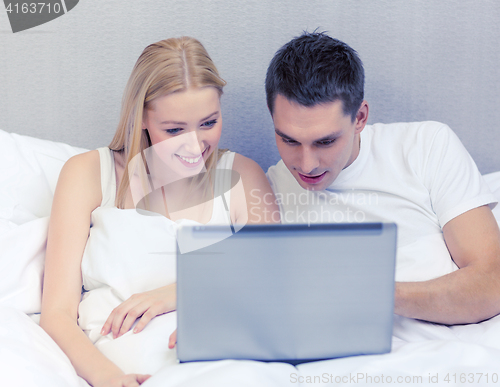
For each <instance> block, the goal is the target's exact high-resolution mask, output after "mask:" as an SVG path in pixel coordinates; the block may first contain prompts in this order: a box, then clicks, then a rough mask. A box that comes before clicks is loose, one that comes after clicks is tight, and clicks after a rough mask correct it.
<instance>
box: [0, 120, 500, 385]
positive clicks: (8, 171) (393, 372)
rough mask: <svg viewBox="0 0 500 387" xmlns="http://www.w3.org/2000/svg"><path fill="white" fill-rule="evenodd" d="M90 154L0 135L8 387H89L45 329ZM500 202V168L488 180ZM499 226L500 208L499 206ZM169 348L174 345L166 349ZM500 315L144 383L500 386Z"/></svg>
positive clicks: (0, 360)
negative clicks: (56, 259) (77, 186)
mask: <svg viewBox="0 0 500 387" xmlns="http://www.w3.org/2000/svg"><path fill="white" fill-rule="evenodd" d="M83 151H85V149H82V148H77V147H73V146H70V145H67V144H63V143H57V142H52V141H47V140H41V139H37V138H33V137H28V136H21V135H17V134H11V133H7V132H4V131H1V130H0V161H1V162H0V276H1V277H0V365H1V369H2V370H3V378H2V382H1V384H2V385H5V386H47V387H49V386H50V387H56V386H75V387H77V386H88V384H87V383H86V382H85V381H84V380H83V379H81V378H79V377H78V376H77V374H76V373H75V370H74V369H73V367H72V365H71V363H70V362H69V360H68V358H67V357H66V356H65V355H64V353H63V352H62V351H61V350H60V349H59V347H58V346H57V345H56V344H55V342H54V341H53V340H52V339H51V338H50V337H49V336H48V335H47V334H46V333H45V332H44V331H43V330H42V329H41V328H40V327H39V326H38V319H39V313H40V305H41V294H42V279H43V266H44V254H45V244H46V235H47V227H48V215H49V214H50V207H51V202H52V196H53V193H54V189H55V186H56V182H57V177H58V174H59V172H60V170H61V168H62V165H63V164H64V162H65V161H66V160H67V159H68V158H69V157H71V156H72V155H75V154H77V153H80V152H83ZM484 177H485V180H486V182H487V183H488V184H489V186H490V188H491V190H492V191H493V192H494V193H495V194H496V196H497V198H499V199H500V172H495V173H490V174H487V175H485V176H484ZM494 214H495V216H496V218H497V220H500V209H499V208H497V209H495V210H494ZM165 345H166V343H165ZM499 365H500V316H497V317H494V318H492V319H490V320H487V321H484V322H481V323H478V324H470V325H462V326H460V325H459V326H444V325H439V324H432V323H427V322H423V321H417V320H412V319H407V318H403V317H399V316H395V320H394V335H393V343H392V351H391V352H390V353H388V354H384V355H371V356H354V357H348V358H341V359H334V360H327V361H320V362H311V363H305V364H301V365H298V366H295V367H294V366H292V365H289V364H285V363H263V362H255V361H234V360H224V361H217V362H200V363H188V364H178V365H175V366H171V367H168V368H165V369H162V370H161V371H160V372H158V373H157V374H155V375H153V377H151V378H150V379H149V380H148V381H147V382H145V383H144V384H143V385H144V386H145V387H155V386H183V387H184V386H200V385H203V386H290V385H291V386H308V385H315V386H320V385H352V384H365V385H373V384H395V385H402V384H406V385H446V386H458V385H478V386H480V385H484V386H491V385H500V366H499Z"/></svg>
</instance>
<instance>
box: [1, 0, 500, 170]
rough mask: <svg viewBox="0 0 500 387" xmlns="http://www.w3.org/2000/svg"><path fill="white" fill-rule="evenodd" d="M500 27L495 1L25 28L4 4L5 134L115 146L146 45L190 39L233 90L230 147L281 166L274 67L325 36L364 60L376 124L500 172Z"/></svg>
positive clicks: (144, 16)
mask: <svg viewBox="0 0 500 387" xmlns="http://www.w3.org/2000/svg"><path fill="white" fill-rule="evenodd" d="M499 21H500V2H498V1H496V0H481V1H478V0H475V1H472V0H461V1H459V2H458V1H451V0H441V1H439V2H438V1H431V0H428V1H423V0H422V1H416V0H378V1H373V0H337V1H333V0H331V1H320V0H309V1H307V2H306V1H300V0H273V1H264V0H262V1H257V0H255V1H237V0H236V1H230V0H212V1H210V0H205V1H203V0H187V1H180V0H144V1H137V0H105V1H103V0H100V1H98V0H81V1H80V3H79V4H78V5H77V6H76V7H75V8H74V9H73V10H71V11H70V12H68V14H66V15H64V16H62V17H60V18H58V19H55V20H53V21H51V22H49V23H47V24H44V25H41V26H39V27H35V28H33V29H30V30H26V31H24V32H19V33H16V34H13V33H12V31H11V30H10V25H9V22H8V19H7V14H6V12H5V11H4V10H3V9H1V10H0V69H1V70H0V129H3V130H6V131H9V132H16V133H20V134H27V135H31V136H36V137H41V138H45V139H50V140H57V141H63V142H67V143H70V144H72V145H77V146H81V147H86V148H96V147H98V146H103V145H107V144H108V143H109V141H110V139H111V138H112V135H113V133H114V130H115V127H116V124H117V120H118V114H119V108H120V102H121V95H122V92H123V89H124V86H125V83H126V81H127V78H128V76H129V74H130V71H131V69H132V67H133V65H134V63H135V60H136V59H137V57H138V56H139V54H140V52H141V51H142V49H143V48H144V47H145V46H146V45H148V44H150V43H153V42H155V41H158V40H161V39H164V38H166V37H171V36H180V35H191V36H194V37H196V38H198V39H200V40H201V41H202V42H203V43H204V45H205V46H206V48H207V50H208V52H209V53H210V54H211V56H212V58H213V60H214V61H215V63H216V64H217V66H218V68H219V71H220V72H221V74H222V76H223V78H225V79H226V80H227V82H228V86H227V87H226V90H225V94H224V97H223V114H224V133H223V139H222V146H226V147H230V148H231V149H233V150H236V151H239V152H241V153H243V154H245V155H246V156H249V157H252V158H254V159H255V160H257V161H258V162H259V163H260V165H261V166H262V167H263V168H264V169H267V167H268V166H269V165H271V164H272V163H275V162H276V161H277V160H278V155H277V151H276V147H275V144H274V136H273V128H272V122H271V119H270V117H269V114H268V112H267V108H266V104H265V96H264V87H263V82H264V75H265V71H266V67H267V64H268V63H269V61H270V59H271V57H272V55H273V54H274V52H275V51H276V50H277V49H278V48H279V47H280V46H281V45H282V44H284V43H285V42H287V41H288V40H289V39H291V38H292V37H294V36H296V35H298V34H300V33H301V31H302V30H304V29H307V30H310V31H311V30H314V29H315V28H319V29H320V30H326V31H328V32H329V33H330V34H331V35H332V36H334V37H337V38H339V39H341V40H344V41H345V42H346V43H348V44H350V45H351V46H352V47H354V48H355V49H356V50H357V51H358V52H359V54H360V56H361V58H362V60H363V61H364V64H365V69H366V75H367V76H366V99H367V100H368V102H369V103H370V108H371V110H370V123H374V122H395V121H421V120H437V121H442V122H445V123H447V124H449V125H450V126H451V127H452V129H454V130H455V131H456V132H457V134H458V135H459V137H460V138H461V139H462V141H463V142H464V144H465V146H466V147H467V148H468V150H469V151H470V152H471V154H472V156H473V157H474V159H475V160H476V162H477V164H478V166H479V168H480V170H481V171H482V172H483V173H487V172H491V171H495V170H500V152H499V150H500V149H499V146H498V145H499V144H500V132H499V131H498V130H497V123H498V121H499V119H500V109H498V108H497V105H498V100H499V98H498V96H497V94H496V93H497V91H498V90H499V89H500V70H499V63H500V49H499V43H498V42H499V41H500V27H499V24H500V23H499Z"/></svg>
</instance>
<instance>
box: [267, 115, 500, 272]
mask: <svg viewBox="0 0 500 387" xmlns="http://www.w3.org/2000/svg"><path fill="white" fill-rule="evenodd" d="M267 177H268V179H269V181H270V183H271V187H272V188H273V191H274V193H275V195H276V197H277V199H278V202H279V204H280V211H281V221H282V222H283V223H329V222H333V223H351V222H370V221H386V222H395V223H396V224H397V225H398V252H397V265H396V280H397V281H423V280H428V279H432V278H436V277H440V276H442V275H444V274H447V273H450V272H452V271H453V270H456V269H457V266H456V265H455V263H454V262H453V260H452V259H451V256H450V254H449V252H448V249H447V248H446V244H445V242H444V238H443V233H442V227H443V226H444V225H445V224H446V223H447V222H449V221H450V220H451V219H453V218H455V217H457V216H458V215H460V214H463V213H464V212H466V211H468V210H471V209H473V208H476V207H479V206H482V205H486V204H488V205H490V207H491V208H493V207H494V206H495V204H496V199H495V197H494V196H493V194H492V193H491V192H490V190H489V188H488V187H487V185H486V184H485V182H484V181H483V178H482V176H481V174H480V173H479V171H478V169H477V167H476V164H475V163H474V161H473V160H472V158H471V157H470V155H469V153H468V152H467V150H466V149H465V148H464V146H463V145H462V143H461V142H460V140H459V139H458V137H457V136H456V135H455V133H453V131H452V130H451V129H450V128H449V127H448V126H447V125H444V124H441V123H438V122H431V121H429V122H415V123H396V124H387V125H385V124H375V125H372V126H371V125H367V126H366V127H365V129H364V130H363V131H362V132H361V147H360V152H359V155H358V157H357V158H356V160H354V162H353V163H352V164H351V165H349V166H348V167H347V168H345V169H343V170H342V171H341V173H340V174H339V176H338V177H337V179H336V180H335V181H334V182H333V184H332V185H331V186H330V187H328V188H327V189H326V190H323V191H307V190H305V189H303V188H302V187H300V185H299V184H298V183H297V181H296V180H295V178H294V177H293V175H292V174H291V173H290V171H289V170H288V169H287V167H286V166H285V164H284V163H283V161H282V160H281V161H280V162H279V163H278V164H276V165H275V166H272V167H270V168H269V170H268V172H267Z"/></svg>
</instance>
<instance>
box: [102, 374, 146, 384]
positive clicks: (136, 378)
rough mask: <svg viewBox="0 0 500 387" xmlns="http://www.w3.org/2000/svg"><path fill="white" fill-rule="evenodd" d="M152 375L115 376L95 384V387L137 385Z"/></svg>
mask: <svg viewBox="0 0 500 387" xmlns="http://www.w3.org/2000/svg"><path fill="white" fill-rule="evenodd" d="M150 377H151V375H141V374H128V375H121V376H117V377H114V378H113V379H110V380H106V381H105V382H102V383H97V384H94V387H137V386H140V385H141V384H142V383H144V382H145V381H146V380H148V379H149V378H150Z"/></svg>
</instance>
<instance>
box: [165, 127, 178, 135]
mask: <svg viewBox="0 0 500 387" xmlns="http://www.w3.org/2000/svg"><path fill="white" fill-rule="evenodd" d="M181 130H182V128H174V129H166V130H165V132H167V133H168V134H177V133H179V132H180V131H181Z"/></svg>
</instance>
